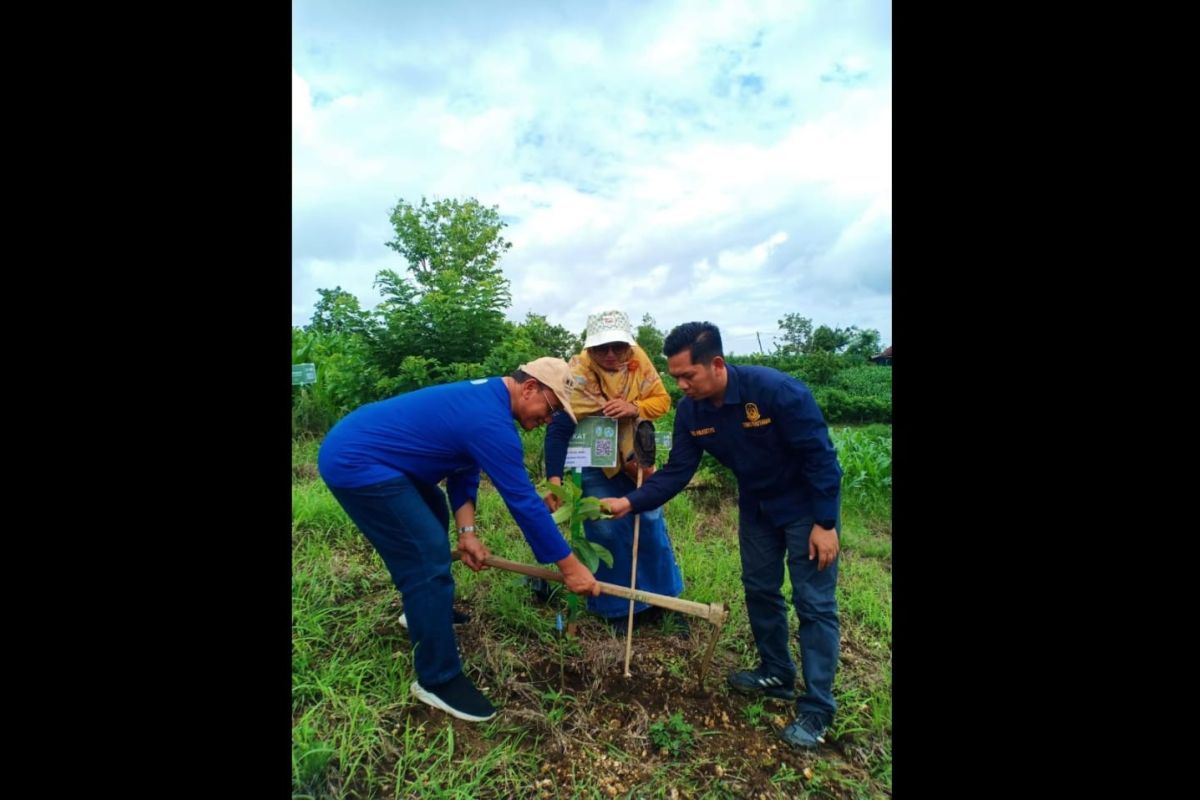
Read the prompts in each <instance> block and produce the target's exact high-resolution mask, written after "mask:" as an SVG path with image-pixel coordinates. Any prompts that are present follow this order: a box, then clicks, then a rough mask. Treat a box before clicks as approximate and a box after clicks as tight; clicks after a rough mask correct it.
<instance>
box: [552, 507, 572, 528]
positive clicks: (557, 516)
mask: <svg viewBox="0 0 1200 800" xmlns="http://www.w3.org/2000/svg"><path fill="white" fill-rule="evenodd" d="M550 516H551V518H552V519H553V520H554V521H555V522H557V523H558V524H560V525H561V524H562V523H564V522H570V520H571V506H570V504H569V503H563V504H562V505H561V506H559V507H558V511H555V512H554V513H553V514H551V515H550Z"/></svg>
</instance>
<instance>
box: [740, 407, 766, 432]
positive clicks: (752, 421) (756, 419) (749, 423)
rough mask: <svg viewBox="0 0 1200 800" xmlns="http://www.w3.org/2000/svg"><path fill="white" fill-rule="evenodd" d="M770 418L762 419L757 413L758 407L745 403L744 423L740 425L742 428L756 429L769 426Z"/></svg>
mask: <svg viewBox="0 0 1200 800" xmlns="http://www.w3.org/2000/svg"><path fill="white" fill-rule="evenodd" d="M770 424H771V418H770V417H763V416H762V415H761V414H759V412H758V406H757V405H755V404H754V403H746V421H745V422H743V423H742V427H743V428H757V427H759V426H761V425H770Z"/></svg>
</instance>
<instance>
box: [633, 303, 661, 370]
mask: <svg viewBox="0 0 1200 800" xmlns="http://www.w3.org/2000/svg"><path fill="white" fill-rule="evenodd" d="M634 338H635V339H637V343H638V346H639V347H641V348H642V349H643V350H645V351H646V355H648V356H650V360H651V361H653V362H654V368H655V369H657V370H658V371H659V372H666V371H667V357H666V356H664V355H663V352H662V349H663V340H664V339H665V338H666V334H665V333H663V332H662V331H660V330H659V329H658V328H657V327H656V324H655V322H654V317H652V316H650V314H648V313H647V314H643V315H642V324H641V325H638V329H637V335H636V336H635V337H634Z"/></svg>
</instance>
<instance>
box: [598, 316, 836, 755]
mask: <svg viewBox="0 0 1200 800" xmlns="http://www.w3.org/2000/svg"><path fill="white" fill-rule="evenodd" d="M663 353H664V354H665V355H666V356H667V370H668V371H669V372H670V373H671V376H672V377H673V378H675V381H676V383H677V384H678V385H679V388H680V390H682V391H683V393H684V395H686V396H685V397H684V399H683V400H681V401H680V403H679V407H678V408H677V410H676V412H675V432H674V436H673V441H672V447H671V455H670V458H669V460H668V461H667V465H666V466H665V467H663V468H662V469H660V470H659V471H658V472H657V473H655V474H654V475H653V476H652V477H651V478H650V479H649V480H647V481H646V483H645V484H643V486H642V488H641V489H638V490H637V491H634V492H631V493H630V494H628V495H626V496H625V497H623V498H605V499H603V500H602V502H603V503H604V504H605V505H606V506H607V507H608V508H609V510H611V511H612V512H613V515H614V516H617V517H621V516H624V515H625V514H628V513H629V512H630V511H634V512H638V511H641V510H643V509H647V508H657V507H658V506H660V505H662V504H663V503H665V502H666V501H667V500H669V499H670V498H672V497H674V496H675V495H676V494H678V493H679V492H681V491H682V490H683V488H684V487H685V486H687V484H688V481H689V480H691V478H692V475H693V474H694V473H695V472H696V468H697V467H698V466H699V465H700V459H701V456H703V455H704V453H705V452H706V451H707V452H709V453H712V454H713V456H714V457H715V458H716V459H717V460H718V461H720V462H721V463H722V464H724V465H725V466H727V467H729V469H731V470H732V471H733V473H734V474H735V475H736V476H737V480H738V544H739V547H740V550H741V557H742V586H743V588H744V589H745V592H746V611H747V613H748V614H749V616H750V629H751V631H753V633H754V643H755V645H757V647H758V654H759V658H760V659H761V664H760V665H759V667H758V668H757V669H755V670H753V671H750V672H734V673H732V674H731V675H730V676H729V684H730V685H731V686H732V687H733V688H734V689H736V690H738V691H740V692H743V693H745V694H765V695H768V696H770V697H776V698H780V699H785V700H791V699H793V698H796V692H795V683H796V666H795V664H794V663H793V662H792V657H791V654H790V653H789V651H788V622H787V605H786V603H785V602H784V599H783V595H782V594H781V593H780V590H779V588H780V586H781V585H782V584H783V565H784V559H785V558H786V559H787V566H788V571H789V574H790V575H791V578H792V602H793V603H794V604H795V607H796V615H797V616H798V617H799V619H800V635H799V639H800V663H801V668H802V670H803V673H804V685H805V687H806V688H807V693H806V694H805V695H803V696H801V697H799V698H796V719H795V720H794V721H793V722H792V723H791V724H789V725H788V726H787V727H786V728H784V729H783V731H782V732H781V733H780V735H781V736H782V737H783V739H784V741H786V742H788V743H789V744H792V745H796V746H799V747H809V748H811V747H816V746H817V745H818V744H819V743H822V742H824V741H825V740H824V738H823V737H824V734H825V730H826V728H828V726H829V723H830V721H831V720H832V719H833V714H834V712H835V711H836V710H837V704H836V703H835V702H834V699H833V676H834V673H835V672H836V671H837V662H838V636H839V625H838V610H837V599H836V598H835V596H834V590H835V588H836V586H837V555H838V550H839V546H838V534H837V529H838V525H839V518H840V510H839V507H840V495H841V479H842V468H841V466H840V465H839V464H838V460H837V453H836V451H835V450H834V448H833V442H832V441H831V440H830V438H829V430H828V428H827V427H826V426H825V418H824V417H823V416H822V414H821V410H820V409H819V408H818V407H817V404H816V402H814V400H813V396H812V393H811V392H810V391H809V390H808V387H806V386H805V385H804V384H803V383H801V382H800V381H798V380H796V379H795V378H793V377H792V376H790V375H787V374H786V373H783V372H780V371H779V370H775V369H771V368H769V367H751V366H734V365H732V364H726V363H725V358H724V355H723V352H722V347H721V332H720V331H719V330H718V329H717V326H715V325H713V324H712V323H710V322H687V323H684V324H683V325H680V326H678V327H676V328H675V329H674V330H672V331H671V333H670V334H669V335H668V336H667V338H666V341H664V342H663Z"/></svg>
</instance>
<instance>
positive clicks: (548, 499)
mask: <svg viewBox="0 0 1200 800" xmlns="http://www.w3.org/2000/svg"><path fill="white" fill-rule="evenodd" d="M546 480H548V481H549V482H550V483H552V484H554V485H555V486H562V478H560V477H558V476H557V475H555V476H554V477H553V478H547V479H546ZM542 502H543V503H545V504H546V508H548V509H550V513H551V514H553V513H554V512H555V511H558V508H559V506H561V505H562V500H559V499H558V495H556V494H555V493H554V492H546V496H545V497H543V498H542Z"/></svg>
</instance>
